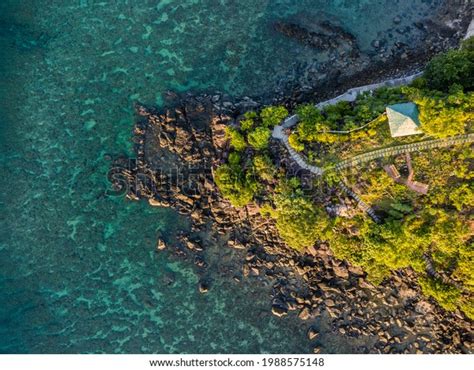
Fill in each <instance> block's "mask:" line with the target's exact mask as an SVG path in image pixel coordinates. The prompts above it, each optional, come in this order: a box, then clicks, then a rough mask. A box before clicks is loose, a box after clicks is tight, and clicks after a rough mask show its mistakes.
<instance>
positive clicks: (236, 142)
mask: <svg viewBox="0 0 474 370" xmlns="http://www.w3.org/2000/svg"><path fill="white" fill-rule="evenodd" d="M226 135H227V137H228V138H229V139H230V146H231V147H232V148H234V149H235V150H236V151H238V152H242V151H244V150H245V149H246V148H247V143H246V141H245V139H244V136H243V135H242V134H241V133H240V132H239V131H238V130H237V129H235V128H233V127H227V128H226Z"/></svg>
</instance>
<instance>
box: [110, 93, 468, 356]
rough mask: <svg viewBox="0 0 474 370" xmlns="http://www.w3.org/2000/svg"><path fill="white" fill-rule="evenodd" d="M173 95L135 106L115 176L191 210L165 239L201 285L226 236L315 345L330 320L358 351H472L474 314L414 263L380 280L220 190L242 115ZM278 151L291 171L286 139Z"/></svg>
mask: <svg viewBox="0 0 474 370" xmlns="http://www.w3.org/2000/svg"><path fill="white" fill-rule="evenodd" d="M168 98H169V99H170V102H169V104H170V106H172V107H173V108H169V109H167V110H165V111H162V112H159V111H156V110H153V109H148V108H146V107H143V106H140V105H138V106H137V113H138V116H139V120H138V122H137V124H136V125H135V128H134V137H133V141H134V143H135V152H136V155H137V156H136V158H135V159H129V158H117V159H116V160H115V161H114V164H113V166H112V170H111V172H110V176H109V179H110V181H111V183H112V184H113V185H114V187H115V190H117V191H122V192H124V193H126V196H127V197H128V198H130V199H134V200H136V199H147V200H148V202H149V203H150V205H151V206H160V207H172V208H174V209H176V210H177V211H178V212H179V213H181V214H183V215H186V216H187V217H189V219H190V222H191V224H192V227H191V230H192V231H191V233H189V234H188V235H185V234H182V235H179V236H178V237H177V238H175V239H173V238H167V237H166V236H163V238H162V239H160V240H159V241H158V243H157V249H159V250H161V249H164V248H168V249H170V250H172V251H173V253H174V254H176V255H178V256H181V257H184V258H187V259H190V260H193V261H194V264H195V266H196V270H197V272H198V273H199V274H200V275H201V276H202V279H201V281H200V283H199V287H198V289H199V290H200V291H201V292H202V293H205V292H206V291H207V290H208V289H212V276H211V277H209V273H208V271H207V266H208V262H207V261H206V259H207V256H206V246H207V245H208V244H209V243H220V244H225V245H227V247H228V248H233V249H236V250H238V251H239V252H240V253H239V254H240V260H236V261H235V263H236V264H237V265H236V266H235V267H234V269H232V270H234V271H235V272H234V273H233V278H234V279H235V280H237V281H240V280H241V279H243V278H246V277H250V278H256V279H259V280H265V281H267V282H269V283H271V284H272V285H273V297H272V304H271V307H272V308H271V309H272V312H273V313H274V314H275V315H276V316H280V317H281V316H285V315H287V314H289V313H291V312H292V311H296V312H297V315H298V317H299V318H300V319H302V320H308V321H311V322H314V328H313V329H310V330H309V331H308V339H309V340H311V341H312V342H313V343H314V346H315V351H316V352H319V351H323V352H324V343H319V342H318V333H319V332H320V331H321V330H322V327H323V326H327V327H326V328H325V329H324V330H327V331H329V332H330V333H331V334H332V335H335V336H342V337H345V338H346V339H348V341H349V342H353V343H354V348H353V350H354V351H356V352H375V353H379V352H381V353H439V352H443V353H446V352H447V353H451V352H453V353H457V352H463V353H465V352H472V343H471V337H470V335H471V332H472V326H471V325H472V323H471V322H469V321H468V320H467V319H466V318H465V317H464V316H462V315H461V314H460V313H450V312H446V311H444V310H443V309H441V308H440V307H439V306H438V305H437V304H436V303H435V302H434V301H432V300H430V299H427V298H425V297H423V296H422V294H421V291H420V288H419V287H418V286H417V285H416V283H415V279H414V273H413V272H412V271H399V272H397V273H394V274H393V275H392V277H391V279H389V280H387V281H385V282H384V283H383V284H381V285H380V286H378V287H375V286H373V285H371V284H369V283H368V282H367V281H366V280H365V278H364V277H365V275H364V273H363V271H362V270H360V269H359V268H357V267H354V266H350V265H348V264H347V263H345V262H344V261H340V260H337V259H336V258H334V256H333V255H332V253H331V251H330V250H329V248H328V246H327V245H324V244H322V245H319V246H317V247H316V248H313V249H311V250H310V251H309V252H308V253H306V254H301V253H298V252H296V251H293V250H292V249H290V248H288V247H287V246H286V245H285V244H284V243H283V242H282V240H281V239H280V238H279V237H278V233H277V231H276V228H275V226H274V223H273V221H272V220H268V219H264V218H262V217H261V216H260V214H259V212H258V206H256V205H255V206H247V207H245V208H242V209H235V208H233V207H232V206H231V205H230V204H229V203H228V202H227V201H226V200H225V199H223V198H222V197H221V195H220V194H219V192H218V190H217V187H216V186H215V184H214V182H213V180H212V171H213V169H214V168H215V167H216V166H217V165H218V164H219V163H221V161H222V160H223V159H224V158H225V156H226V155H227V150H228V147H227V141H226V139H225V136H224V128H225V126H226V125H229V124H231V123H232V122H233V121H234V120H235V119H236V118H237V116H236V115H235V114H233V113H232V110H229V107H230V105H229V104H228V102H226V101H223V100H222V97H221V96H219V95H214V96H206V95H204V96H192V95H187V96H184V97H180V96H177V95H169V96H168ZM241 104H243V105H247V104H248V101H247V100H244V101H243V102H242V103H241ZM237 105H238V104H237ZM272 151H273V152H274V153H276V160H277V161H280V165H281V166H282V167H286V169H287V170H289V171H290V170H291V169H290V168H289V166H290V164H289V163H290V161H288V160H287V158H286V154H285V152H284V150H283V149H282V148H281V147H280V146H279V145H278V143H274V148H273V150H272ZM323 323H325V325H322V324H323ZM327 323H330V324H329V325H327ZM316 328H317V329H316ZM358 340H363V342H364V345H363V346H358V345H357V344H356V343H357V342H358ZM367 343H370V345H367Z"/></svg>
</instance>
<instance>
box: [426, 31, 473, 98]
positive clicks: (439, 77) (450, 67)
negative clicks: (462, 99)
mask: <svg viewBox="0 0 474 370" xmlns="http://www.w3.org/2000/svg"><path fill="white" fill-rule="evenodd" d="M424 77H425V78H426V81H427V83H428V87H429V88H430V89H432V90H438V91H444V92H448V91H449V88H450V86H452V85H454V84H456V85H459V86H462V88H463V89H465V90H466V91H472V90H473V89H474V37H471V38H470V39H468V40H466V41H464V43H463V45H462V47H461V49H460V50H451V51H448V52H447V53H445V54H442V55H440V56H437V57H435V58H434V59H433V60H432V61H431V62H430V63H429V64H428V65H427V67H426V70H425V74H424Z"/></svg>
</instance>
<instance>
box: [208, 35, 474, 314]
mask: <svg viewBox="0 0 474 370" xmlns="http://www.w3.org/2000/svg"><path fill="white" fill-rule="evenodd" d="M473 50H474V39H473V38H471V39H470V40H468V41H467V42H465V43H464V44H463V47H462V49H461V50H454V51H450V52H448V53H446V54H444V55H441V56H439V57H437V58H435V59H433V61H432V62H431V63H430V64H429V65H428V67H427V70H426V73H425V74H424V76H423V77H422V78H420V79H418V80H416V81H415V82H414V83H413V84H412V85H411V86H407V87H403V88H383V89H379V90H377V91H375V92H373V93H372V94H363V95H361V96H359V97H358V98H357V99H356V101H355V102H353V103H348V102H341V103H338V104H336V105H334V106H329V107H325V108H324V109H323V110H319V109H317V108H316V107H315V106H314V105H312V104H303V105H300V106H298V107H297V108H296V113H297V114H298V115H299V117H300V123H299V124H298V126H297V127H296V128H295V129H294V130H293V132H292V133H291V134H290V135H289V139H288V140H289V143H290V145H291V146H292V147H293V148H294V149H295V150H296V151H298V152H301V154H302V155H303V156H305V157H306V158H307V161H308V162H312V163H314V164H316V165H319V166H321V167H324V168H325V173H324V176H322V177H321V178H319V179H318V181H320V182H321V183H320V185H321V184H322V186H319V187H318V191H315V192H313V193H312V194H306V193H303V191H302V190H301V184H300V180H299V179H298V178H291V179H289V180H288V179H286V178H285V173H284V171H283V169H280V168H276V166H275V165H274V164H273V159H274V153H272V152H271V151H270V148H269V140H270V137H271V129H272V127H273V126H275V125H276V124H279V123H280V122H281V121H282V120H283V119H284V118H285V117H286V116H287V115H288V111H287V110H286V109H285V108H284V107H266V108H264V109H262V110H261V111H260V112H248V113H246V114H245V115H244V116H243V117H242V119H241V120H240V126H239V127H236V128H230V129H229V130H228V137H229V139H230V144H231V147H232V152H231V153H230V154H229V159H228V161H227V163H226V164H224V165H222V166H221V167H219V168H218V169H217V170H216V171H215V180H216V183H217V185H218V186H219V188H220V190H221V192H222V194H223V195H224V196H225V197H226V198H228V199H229V200H230V201H231V202H232V204H234V205H235V206H244V205H246V204H248V203H249V202H255V203H257V204H258V205H260V207H261V212H262V214H264V215H266V216H268V217H271V218H273V219H274V220H275V222H276V227H277V229H278V232H279V234H280V236H281V237H282V238H283V239H284V240H285V241H286V243H287V244H288V245H289V246H290V247H292V248H294V249H297V250H303V249H305V248H307V247H309V246H312V245H315V244H316V243H318V241H325V242H328V243H329V245H330V247H331V248H332V250H333V252H334V254H335V255H336V257H338V258H340V259H346V260H347V261H349V262H350V263H352V264H354V265H357V266H360V267H362V268H363V269H364V270H365V271H366V272H367V274H368V279H369V280H371V281H372V282H374V283H375V284H378V283H380V282H382V281H383V280H384V279H385V278H387V277H389V276H390V274H391V273H392V272H393V271H395V270H399V269H406V268H409V269H412V270H414V271H415V272H416V274H417V276H418V282H419V284H420V287H421V288H422V290H423V292H424V293H425V294H426V295H427V296H431V297H433V298H434V299H436V301H438V303H439V304H440V305H441V306H442V307H444V308H445V309H447V310H455V309H460V310H462V311H463V312H464V313H465V314H466V315H467V316H468V317H470V318H471V319H474V273H473V271H472V266H473V263H474V247H473V241H474V226H473V225H474V218H473V216H472V214H473V212H472V209H473V207H474V183H473V181H472V180H473V179H474V171H473V169H474V152H473V151H472V148H471V147H470V146H469V145H464V146H456V147H451V148H445V149H435V150H430V152H429V153H427V152H421V153H416V154H412V155H411V161H412V166H413V169H414V171H415V174H414V180H415V181H419V182H422V183H424V184H427V185H428V186H429V191H428V193H427V194H426V195H421V194H419V193H416V192H414V191H412V190H410V189H409V188H408V187H407V186H405V185H402V184H398V183H396V182H394V181H393V179H392V178H390V177H389V176H388V174H387V173H386V172H385V170H384V169H383V165H391V164H394V165H395V166H396V167H397V168H398V170H399V171H400V173H401V174H402V176H403V177H405V178H406V176H407V169H406V160H405V157H404V156H398V157H392V158H385V159H380V160H377V162H372V163H366V164H364V165H362V166H360V167H357V168H352V169H348V170H345V171H336V170H335V163H337V162H338V161H340V160H341V159H345V158H348V157H352V156H353V155H355V154H359V153H364V152H367V151H370V150H374V149H377V148H380V147H388V146H392V145H399V144H407V143H411V142H416V141H420V140H423V139H432V138H444V137H449V136H454V135H460V134H464V133H472V131H473V124H472V123H473V120H474V92H473V89H474V84H473V77H474V72H473V63H474V58H473ZM408 101H413V102H415V103H416V104H417V106H418V110H419V112H420V116H419V119H420V123H421V129H422V131H423V134H422V135H414V136H407V137H400V138H393V137H391V135H390V132H389V128H388V123H387V118H386V116H385V115H384V112H385V108H386V106H387V105H390V104H395V103H403V102H408ZM341 180H342V181H344V182H345V183H346V184H348V185H349V186H350V187H352V188H353V189H354V190H355V191H356V192H357V193H358V194H359V196H360V197H361V198H362V200H363V201H364V202H365V203H367V204H369V205H371V206H372V208H373V209H374V210H375V212H376V213H377V215H378V216H379V217H380V218H381V219H382V222H381V223H380V224H377V223H374V222H373V221H372V220H371V219H370V218H368V217H367V216H366V215H365V214H364V213H363V212H362V211H356V210H353V212H352V213H351V215H350V216H349V215H345V217H342V216H337V217H333V218H331V217H329V216H328V214H327V213H326V211H325V207H324V206H327V205H328V203H331V205H333V206H338V205H340V202H341V198H342V197H343V196H345V195H344V194H343V193H342V192H340V191H337V184H338V183H339V182H340V181H341ZM315 181H316V180H315ZM354 214H355V215H354ZM433 271H434V273H433Z"/></svg>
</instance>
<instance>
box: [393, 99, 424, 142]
mask: <svg viewBox="0 0 474 370" xmlns="http://www.w3.org/2000/svg"><path fill="white" fill-rule="evenodd" d="M418 115H419V113H418V108H417V107H416V104H414V103H402V104H394V105H389V106H388V107H387V117H388V124H389V126H390V133H391V135H392V137H398V136H408V135H416V134H421V133H422V131H421V130H420V121H419V119H418Z"/></svg>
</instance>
